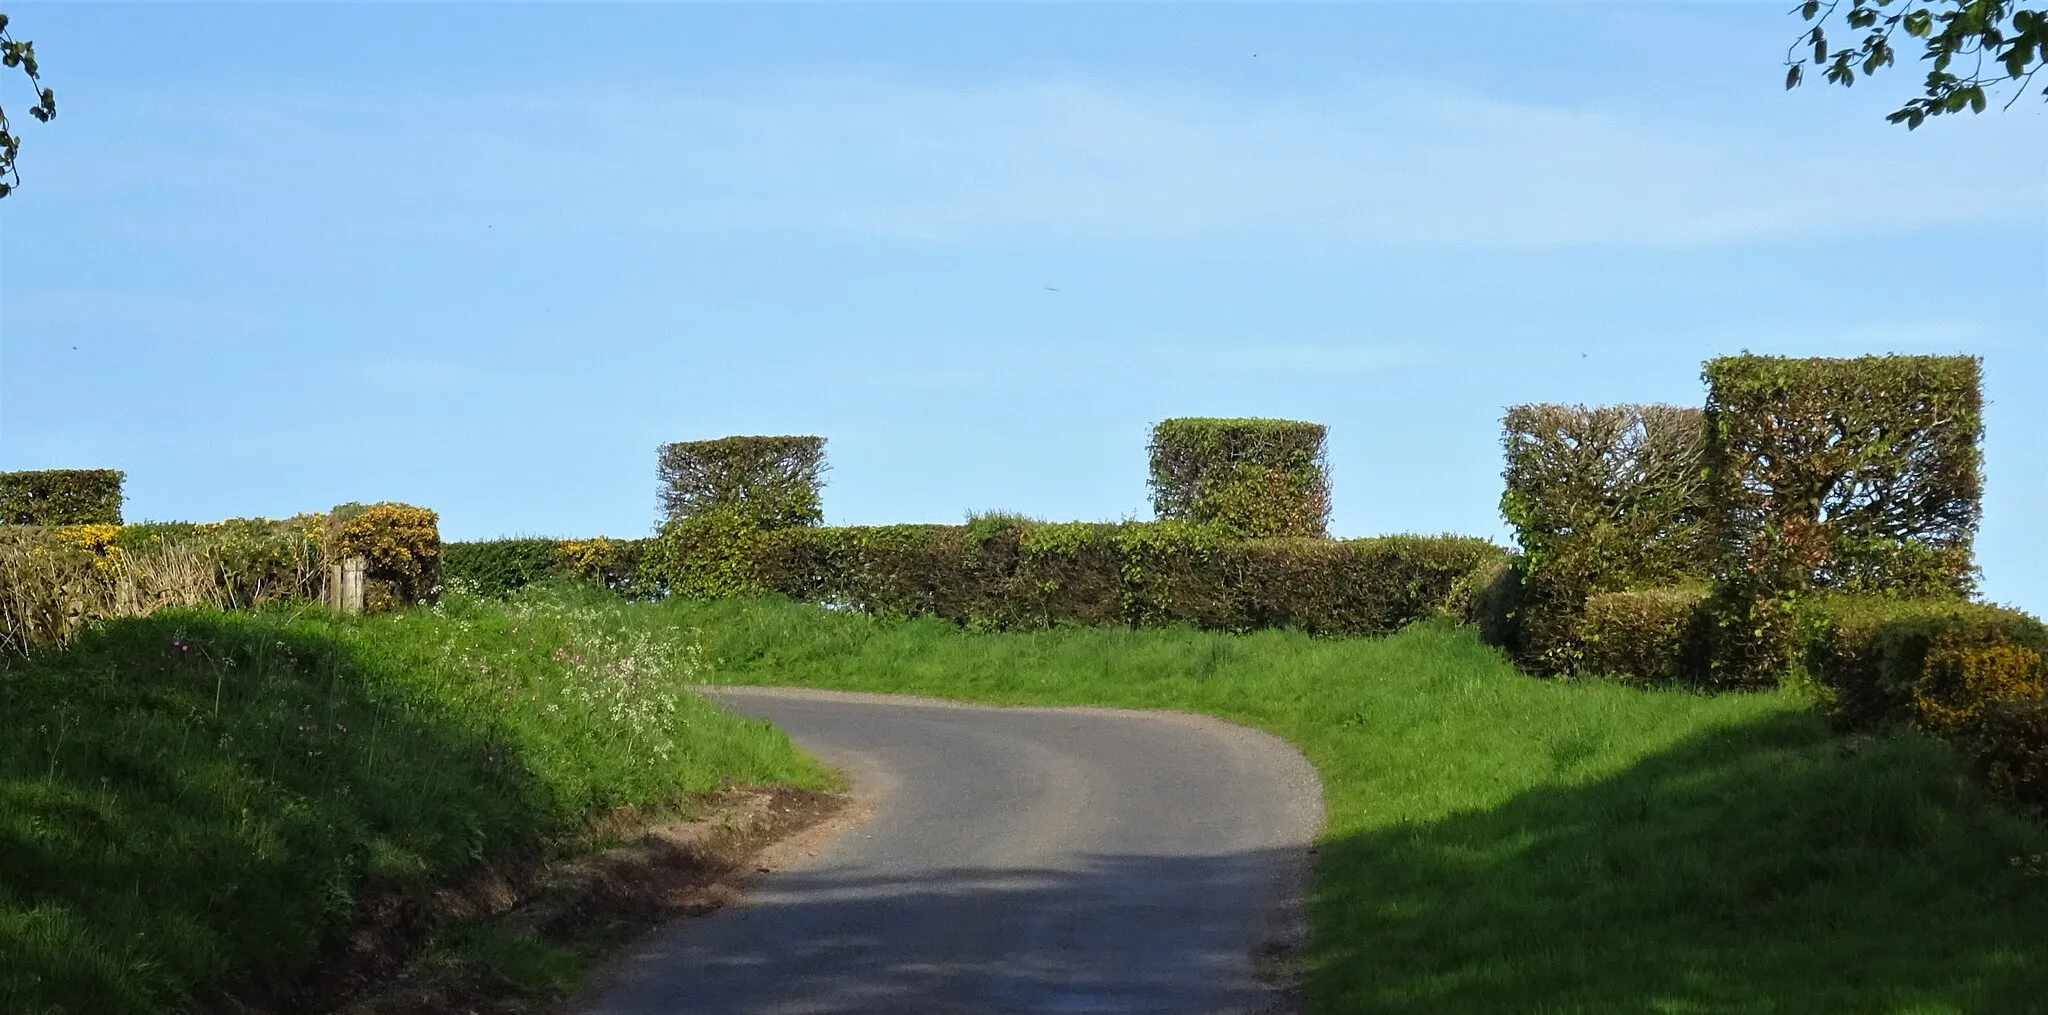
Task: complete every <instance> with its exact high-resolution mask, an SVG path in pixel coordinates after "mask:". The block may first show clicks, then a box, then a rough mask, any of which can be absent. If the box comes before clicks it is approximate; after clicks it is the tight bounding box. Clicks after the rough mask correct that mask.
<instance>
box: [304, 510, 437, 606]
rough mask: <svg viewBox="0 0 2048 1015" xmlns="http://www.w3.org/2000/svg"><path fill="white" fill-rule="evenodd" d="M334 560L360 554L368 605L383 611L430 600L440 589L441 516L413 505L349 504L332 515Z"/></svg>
mask: <svg viewBox="0 0 2048 1015" xmlns="http://www.w3.org/2000/svg"><path fill="white" fill-rule="evenodd" d="M327 538H328V555H329V557H330V558H331V559H340V558H343V557H356V556H360V557H363V558H366V559H367V560H368V562H369V568H368V570H367V572H366V573H365V574H364V578H365V585H366V597H365V600H366V601H365V606H366V608H368V609H369V610H371V611H373V612H375V611H381V610H391V609H396V608H398V607H401V606H410V605H412V604H414V603H431V602H433V601H434V600H435V599H436V598H437V597H439V596H440V594H441V529H440V516H439V515H437V514H435V513H434V512H433V511H431V510H429V509H427V508H423V507H414V506H413V505H410V504H391V503H380V504H371V505H369V506H367V507H361V506H358V505H344V506H342V507H339V508H336V509H335V512H334V514H332V515H330V516H329V517H328V524H327Z"/></svg>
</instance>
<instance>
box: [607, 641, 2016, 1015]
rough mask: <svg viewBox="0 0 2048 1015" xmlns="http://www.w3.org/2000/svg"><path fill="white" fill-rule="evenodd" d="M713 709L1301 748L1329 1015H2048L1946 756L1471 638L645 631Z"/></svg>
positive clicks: (1800, 710)
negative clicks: (1219, 729)
mask: <svg viewBox="0 0 2048 1015" xmlns="http://www.w3.org/2000/svg"><path fill="white" fill-rule="evenodd" d="M635 609H644V610H648V611H649V612H654V613H660V614H663V615H665V616H670V617H673V618H676V622H678V623H680V624H684V625H687V626H690V627H695V628H698V629H700V630H701V631H702V632H703V634H702V637H703V640H704V644H705V646H706V650H707V653H708V654H707V660H708V661H709V663H710V664H711V672H710V673H709V677H710V678H711V679H714V680H718V681H724V682H731V683H765V684H797V685H805V686H811V687H822V688H845V689H859V690H867V691H895V692H912V693H919V694H930V695H940V696H944V697H950V698H957V699H964V700H972V701H984V702H996V703H1006V704H1094V705H1113V706H1123V707H1132V708H1176V709H1187V710H1192V711H1199V712H1205V713H1209V714H1212V715H1217V716H1221V717H1224V718H1227V719H1232V720H1236V721H1239V722H1244V723H1247V724H1250V725H1253V726H1258V727H1261V728H1264V729H1266V730H1269V731H1271V732H1273V733H1275V734H1278V735H1279V736H1282V737H1284V738H1286V739H1287V740H1289V741H1291V742H1293V743H1294V744H1296V745H1297V746H1298V747H1300V748H1301V750H1302V751H1303V752H1304V753H1305V754H1306V755H1307V756H1308V757H1309V759H1310V760H1311V761H1313V762H1314V763H1315V765H1316V767H1317V768H1318V769H1319V770H1320V771H1321V773H1322V777H1323V782H1324V792H1325V797H1326V804H1327V808H1328V814H1329V826H1328V830H1327V832H1326V834H1325V836H1324V838H1323V840H1322V842H1321V845H1320V847H1319V849H1318V854H1317V857H1316V864H1315V884H1314V891H1313V901H1312V906H1311V944H1310V954H1309V956H1308V966H1309V968H1308V977H1309V980H1308V985H1307V986H1308V991H1307V1005H1306V1006H1307V1008H1308V1010H1309V1011H1310V1012H1312V1013H1336V1012H1345V1013H1350V1012H1394V1013H1417V1015H1420V1013H1447V1012H1455V1013H1487V1012H1499V1013H1516V1015H1522V1013H1529V1012H1546V1013H1564V1012H1601V1013H1606V1012H1617V1013H1634V1012H1660V1013H1734V1012H1745V1013H1747V1012H1756V1013H1764V1012H1777V1013H1809V1012H1827V1013H1837V1012H1844V1013H1846V1012H1873V1013H1896V1015H1906V1013H1926V1015H1932V1013H2023V1012H2034V1011H2048V877H2044V876H2043V875H2044V874H2048V832H2044V829H2043V827H2042V825H2040V824H2039V823H2038V822H2035V821H2033V820H2030V819H2027V818H2023V817H2021V816H2019V815H2017V814H2014V813H2012V812H2009V811H2007V810H2005V809H2003V808H2001V806H2000V805H1998V804H1997V803H1996V802H1995V801H1992V800H1990V799H1988V798H1987V797H1986V796H1985V794H1984V793H1982V792H1981V791H1980V790H1979V789H1977V788H1976V787H1975V785H1974V784H1973V782H1972V781H1971V780H1970V779H1969V778H1968V776H1967V773H1966V772H1965V771H1964V769H1963V767H1962V765H1961V763H1960V762H1959V761H1958V760H1957V759H1956V757H1955V756H1954V755H1953V754H1952V753H1951V752H1949V751H1948V750H1947V749H1946V748H1945V747H1943V746H1942V745H1940V744H1938V743H1935V742H1932V741H1930V740H1927V739H1924V738H1922V737H1919V736H1917V735H1914V734H1910V733H1900V734H1895V735H1890V736H1883V737H1877V738H1859V739H1854V740H1844V739H1841V738H1838V737H1836V736H1834V735H1832V734H1831V733H1830V732H1829V731H1828V729H1827V728H1826V726H1825V725H1824V723H1823V722H1822V721H1821V720H1820V719H1819V718H1818V717H1817V716H1815V715H1814V714H1813V713H1812V712H1811V711H1810V710H1809V709H1808V708H1807V707H1806V705H1805V704H1804V703H1803V702H1802V701H1801V700H1800V699H1799V698H1798V697H1797V696H1795V695H1793V694H1791V693H1783V692H1781V693H1775V694H1758V695H1730V696H1722V697H1702V696H1697V695H1693V694H1687V693H1682V692H1650V691H1640V690H1633V689H1628V688H1623V687H1619V686H1614V685H1610V684H1604V683H1596V682H1554V681H1541V680H1536V679H1532V678H1529V677H1525V676H1522V675H1519V674H1517V673H1515V672H1514V671H1513V670H1512V669H1511V668H1509V667H1508V666H1507V665H1506V664H1505V663H1504V662H1503V661H1502V660H1501V659H1500V657H1499V656H1498V655H1497V654H1495V653H1494V652H1493V651H1492V650H1490V649H1488V648H1486V647H1485V646H1483V645H1481V644H1479V643H1478V642H1477V641H1476V639H1475V638H1474V637H1473V636H1472V635H1471V634H1470V633H1469V632H1467V631H1463V630H1457V629H1454V628H1451V627H1449V626H1444V625H1436V624H1428V625H1419V626H1414V627H1410V628H1408V629H1407V630H1405V631H1403V632H1402V633H1400V634H1398V635H1396V636H1393V637H1390V638H1386V639H1381V640H1373V641H1364V640H1342V641H1338V640H1314V639H1310V638H1306V637H1302V636H1299V635H1296V634H1292V633H1286V632H1265V633H1260V634H1254V635H1248V636H1242V637H1231V636H1226V635H1217V634H1205V633H1199V632H1194V631H1187V630H1163V631H1125V630H1098V629H1073V628H1070V629H1055V630H1050V631H1041V632H1029V633H1015V634H983V633H971V632H963V631H960V630H958V629H956V628H954V627H952V626H950V625H947V624H944V623H939V622H932V621H910V622H891V621H877V620H873V619H870V618H867V617H863V616H859V615H853V614H846V613H833V612H828V611H823V610H818V609H813V608H809V607H803V606H798V605H795V604H792V603H788V602H783V601H773V600H763V601H753V602H714V603H682V602H670V603H665V604H662V605H659V606H652V607H636V608H635Z"/></svg>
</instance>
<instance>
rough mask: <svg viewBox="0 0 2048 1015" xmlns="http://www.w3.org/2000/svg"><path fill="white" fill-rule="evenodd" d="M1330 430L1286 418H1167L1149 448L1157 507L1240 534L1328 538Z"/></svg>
mask: <svg viewBox="0 0 2048 1015" xmlns="http://www.w3.org/2000/svg"><path fill="white" fill-rule="evenodd" d="M1327 434H1328V428H1326V427H1324V426H1323V425H1322V424H1320V423H1302V422H1297V421H1294V420H1284V419H1203V418H1182V419H1169V420H1165V421H1163V422H1161V423H1159V424H1158V425H1157V426H1155V427H1153V429H1152V442H1151V445H1150V448H1149V450H1150V454H1151V477H1150V482H1151V487H1152V506H1153V510H1154V511H1155V512H1156V513H1157V514H1158V516H1159V518H1160V519H1161V520H1171V521H1183V522H1192V523H1195V524H1197V525H1213V526H1217V527H1219V528H1221V529H1223V530H1224V531H1226V532H1228V533H1229V534H1231V535H1233V536H1237V537H1239V538H1246V539H1256V538H1265V537H1281V536H1310V537H1320V536H1323V535H1326V534H1327V532H1328V525H1329V518H1330V482H1329V475H1328V466H1327V463H1326V461H1325V457H1324V451H1323V442H1324V438H1325V437H1326V436H1327Z"/></svg>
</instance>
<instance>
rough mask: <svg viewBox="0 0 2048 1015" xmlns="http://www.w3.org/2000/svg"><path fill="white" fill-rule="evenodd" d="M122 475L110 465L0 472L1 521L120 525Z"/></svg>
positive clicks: (14, 522) (10, 523)
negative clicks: (105, 466) (108, 466)
mask: <svg viewBox="0 0 2048 1015" xmlns="http://www.w3.org/2000/svg"><path fill="white" fill-rule="evenodd" d="M123 478H125V474H124V473H121V472H118V471H116V470H113V469H42V470H37V471H32V472H0V525H50V526H55V525H119V524H121V481H122V480H123Z"/></svg>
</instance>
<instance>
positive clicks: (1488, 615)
mask: <svg viewBox="0 0 2048 1015" xmlns="http://www.w3.org/2000/svg"><path fill="white" fill-rule="evenodd" d="M1528 579H1529V558H1527V557H1524V556H1522V555H1521V554H1519V553H1515V554H1503V555H1502V556H1500V557H1499V558H1497V559H1495V560H1492V561H1489V562H1487V563H1483V564H1481V565H1479V566H1478V567H1476V568H1473V569H1472V573H1471V574H1470V575H1468V576H1467V577H1466V578H1465V584H1466V585H1467V586H1468V587H1469V588H1470V592H1469V593H1468V594H1467V597H1466V600H1465V602H1466V607H1465V615H1464V617H1463V618H1462V619H1463V620H1464V621H1465V622H1466V623H1468V624H1471V625H1472V626H1473V627H1475V628H1477V629H1478V630H1479V640H1480V641H1483V642H1485V643H1486V644H1488V645H1492V646H1493V647H1495V648H1498V649H1500V650H1501V651H1503V652H1506V653H1507V654H1508V655H1509V656H1510V657H1515V656H1519V655H1520V654H1521V652H1522V610H1523V609H1524V607H1525V606H1526V605H1527V602H1528Z"/></svg>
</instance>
